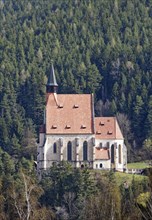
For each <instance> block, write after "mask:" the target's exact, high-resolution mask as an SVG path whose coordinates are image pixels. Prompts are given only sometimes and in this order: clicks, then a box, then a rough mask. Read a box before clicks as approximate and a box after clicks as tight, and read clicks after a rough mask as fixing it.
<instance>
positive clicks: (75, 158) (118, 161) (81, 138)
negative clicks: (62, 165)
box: [37, 133, 127, 171]
mask: <svg viewBox="0 0 152 220" xmlns="http://www.w3.org/2000/svg"><path fill="white" fill-rule="evenodd" d="M69 142H70V143H71V146H72V150H71V158H69V159H68V143H69ZM84 142H87V158H86V159H87V160H84V155H83V154H84V149H83V145H84ZM95 148H103V149H107V151H108V154H109V158H108V159H105V158H101V159H98V158H96V156H95ZM112 148H113V160H112ZM60 161H69V162H70V163H71V164H72V166H73V167H75V168H79V167H83V166H87V167H89V168H93V169H116V170H119V171H123V169H125V168H126V164H127V152H126V147H125V145H124V140H99V139H95V135H94V134H92V135H86V134H85V135H46V134H45V133H40V140H39V146H38V156H37V162H38V163H37V166H38V171H41V170H46V169H48V168H49V167H51V166H53V164H54V163H58V162H60Z"/></svg>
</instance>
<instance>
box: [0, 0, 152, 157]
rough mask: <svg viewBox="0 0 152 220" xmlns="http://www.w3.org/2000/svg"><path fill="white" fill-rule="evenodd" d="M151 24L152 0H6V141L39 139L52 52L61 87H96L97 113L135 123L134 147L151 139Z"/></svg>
mask: <svg viewBox="0 0 152 220" xmlns="http://www.w3.org/2000/svg"><path fill="white" fill-rule="evenodd" d="M151 27H152V1H151V0H140V1H136V0H130V1H127V0H107V1H105V0H88V1H85V0H75V1H66V0H65V1H60V0H52V1H50V0H41V1H40V0H30V1H28V0H22V1H20V0H3V1H1V2H0V30H1V33H0V146H1V147H2V148H3V149H4V150H6V151H7V152H8V153H11V154H17V155H20V154H22V149H23V147H29V148H30V147H31V146H32V143H33V142H34V140H35V137H36V135H35V129H36V131H38V127H39V125H40V124H41V123H42V121H43V110H44V103H45V83H46V80H47V75H48V72H49V69H50V65H51V60H53V63H54V67H55V73H56V76H57V81H58V84H59V91H58V92H59V93H91V92H93V93H94V94H95V105H96V108H95V110H96V114H97V115H106V116H108V115H110V116H111V115H116V114H117V115H118V118H119V119H120V123H121V125H122V126H123V128H124V125H126V124H128V127H127V132H125V131H126V129H124V133H125V137H127V139H128V140H126V141H127V142H128V141H129V142H130V145H132V147H142V145H143V141H144V140H145V139H147V140H151V138H152V28H151ZM130 123H131V128H130ZM32 141H33V142H32ZM27 151H28V150H27ZM27 154H28V153H27Z"/></svg>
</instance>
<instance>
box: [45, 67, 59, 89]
mask: <svg viewBox="0 0 152 220" xmlns="http://www.w3.org/2000/svg"><path fill="white" fill-rule="evenodd" d="M57 88H58V84H57V82H56V77H55V73H54V67H53V64H52V66H51V71H50V74H49V77H48V81H47V84H46V93H56V92H57Z"/></svg>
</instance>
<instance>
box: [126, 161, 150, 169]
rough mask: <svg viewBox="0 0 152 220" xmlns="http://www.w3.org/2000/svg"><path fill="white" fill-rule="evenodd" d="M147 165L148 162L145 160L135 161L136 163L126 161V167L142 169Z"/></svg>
mask: <svg viewBox="0 0 152 220" xmlns="http://www.w3.org/2000/svg"><path fill="white" fill-rule="evenodd" d="M147 167H149V163H148V162H147V163H146V162H136V163H128V164H127V168H128V169H144V168H147Z"/></svg>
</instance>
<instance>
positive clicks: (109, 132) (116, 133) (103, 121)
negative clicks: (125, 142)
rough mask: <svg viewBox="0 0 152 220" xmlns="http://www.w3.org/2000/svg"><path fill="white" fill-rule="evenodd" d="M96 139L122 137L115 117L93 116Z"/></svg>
mask: <svg viewBox="0 0 152 220" xmlns="http://www.w3.org/2000/svg"><path fill="white" fill-rule="evenodd" d="M95 130H96V131H95V136H96V139H117V140H118V139H119V140H121V139H124V138H123V135H122V133H121V130H120V128H119V125H118V122H117V119H116V118H115V117H96V118H95Z"/></svg>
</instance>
